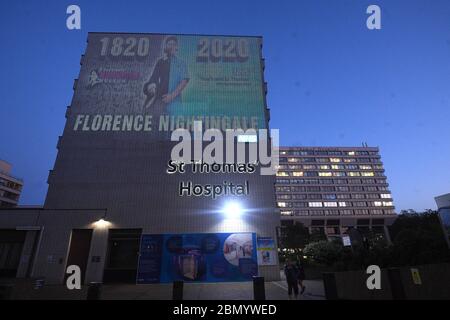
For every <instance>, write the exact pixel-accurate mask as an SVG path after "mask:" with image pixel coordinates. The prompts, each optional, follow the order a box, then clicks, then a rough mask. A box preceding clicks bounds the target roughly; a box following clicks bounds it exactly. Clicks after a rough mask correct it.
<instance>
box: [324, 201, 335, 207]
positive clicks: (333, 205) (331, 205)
mask: <svg viewBox="0 0 450 320" xmlns="http://www.w3.org/2000/svg"><path fill="white" fill-rule="evenodd" d="M323 204H324V206H325V207H337V202H324V203H323Z"/></svg>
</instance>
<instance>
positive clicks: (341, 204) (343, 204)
mask: <svg viewBox="0 0 450 320" xmlns="http://www.w3.org/2000/svg"><path fill="white" fill-rule="evenodd" d="M346 206H347V202H345V201H341V202H339V207H346Z"/></svg>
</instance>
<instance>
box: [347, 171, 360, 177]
mask: <svg viewBox="0 0 450 320" xmlns="http://www.w3.org/2000/svg"><path fill="white" fill-rule="evenodd" d="M347 175H348V176H349V177H359V176H360V173H359V172H347Z"/></svg>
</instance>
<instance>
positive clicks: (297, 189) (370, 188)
mask: <svg viewBox="0 0 450 320" xmlns="http://www.w3.org/2000/svg"><path fill="white" fill-rule="evenodd" d="M275 190H276V192H362V191H370V192H373V191H388V188H387V187H385V186H350V187H348V186H336V187H334V186H324V187H319V186H311V187H287V186H277V187H275Z"/></svg>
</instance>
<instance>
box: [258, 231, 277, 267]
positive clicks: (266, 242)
mask: <svg viewBox="0 0 450 320" xmlns="http://www.w3.org/2000/svg"><path fill="white" fill-rule="evenodd" d="M257 242H258V265H260V266H274V265H276V264H277V262H276V258H275V255H276V251H275V241H274V240H273V238H270V237H264V238H263V237H261V238H258V240H257Z"/></svg>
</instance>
